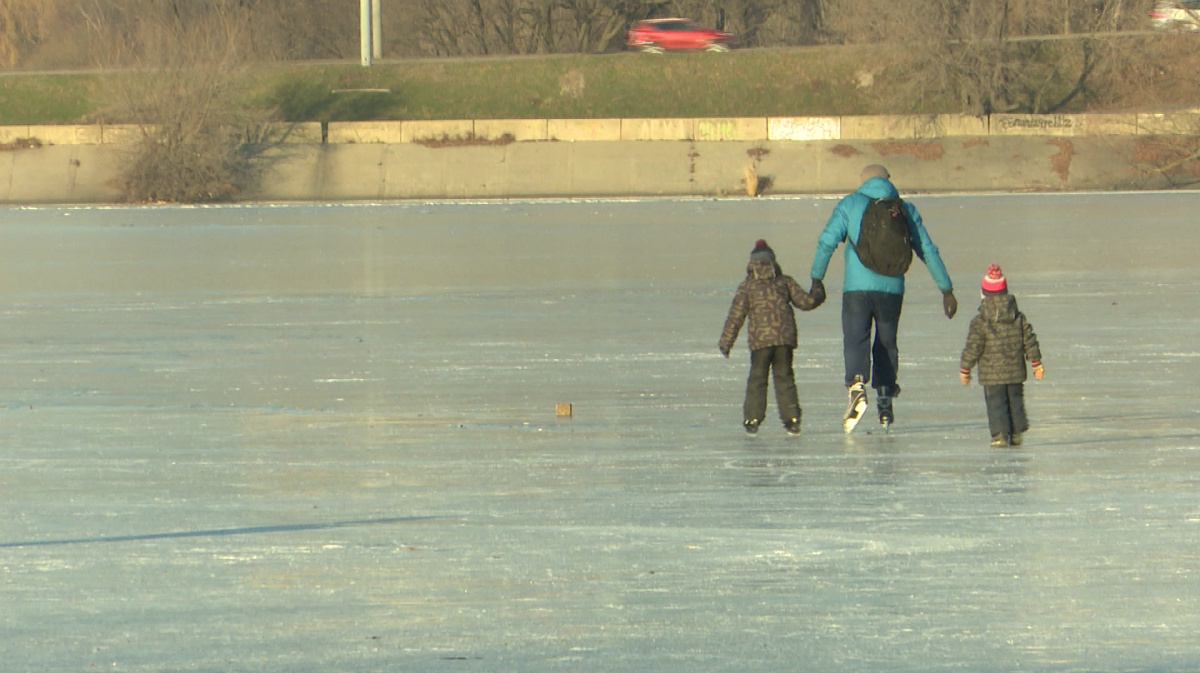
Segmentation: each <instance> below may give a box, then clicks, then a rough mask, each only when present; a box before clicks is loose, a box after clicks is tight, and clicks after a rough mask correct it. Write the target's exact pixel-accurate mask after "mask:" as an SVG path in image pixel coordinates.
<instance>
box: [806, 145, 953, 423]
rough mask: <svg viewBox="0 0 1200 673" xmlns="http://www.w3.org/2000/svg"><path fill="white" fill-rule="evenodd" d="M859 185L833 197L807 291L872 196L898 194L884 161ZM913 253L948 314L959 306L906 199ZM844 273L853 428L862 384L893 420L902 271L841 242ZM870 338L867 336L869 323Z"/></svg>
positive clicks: (817, 284) (819, 290)
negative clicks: (880, 267)
mask: <svg viewBox="0 0 1200 673" xmlns="http://www.w3.org/2000/svg"><path fill="white" fill-rule="evenodd" d="M860 178H861V179H862V185H861V186H860V187H859V188H858V190H857V191H855V192H854V193H853V194H849V195H847V196H845V197H843V198H842V200H841V201H839V202H838V204H837V206H836V207H835V208H834V209H833V215H831V216H830V218H829V221H828V222H827V223H826V224H825V229H824V231H822V232H821V235H820V237H819V238H818V239H817V249H816V253H815V254H814V255H813V265H812V286H813V290H812V294H816V295H817V296H818V297H820V298H823V297H824V296H825V286H824V283H823V282H822V280H823V279H824V278H825V271H826V269H828V267H829V261H830V259H831V258H832V257H833V252H834V251H835V250H836V249H837V247H838V246H839V245H841V244H842V243H843V242H844V241H846V240H847V239H849V240H850V241H853V242H854V243H857V242H858V234H859V229H860V227H861V226H862V216H863V212H864V211H866V209H867V205H868V204H869V203H870V202H871V201H872V200H873V199H882V198H889V197H897V196H899V192H897V191H896V187H895V186H894V185H893V184H892V183H891V181H890V178H891V175H889V174H888V171H887V169H886V168H884V167H883V166H880V165H878V164H872V165H870V166H867V167H866V168H864V169H863V171H862V173H861V174H860ZM904 207H905V209H906V210H907V211H908V219H909V224H910V227H911V230H910V231H909V234H910V238H911V239H912V248H913V253H915V254H916V256H917V257H918V258H919V259H920V260H921V261H922V262H924V263H925V266H926V268H928V269H929V273H930V275H931V276H933V281H934V282H935V283H936V284H937V286H938V289H939V290H941V291H942V306H943V309H944V311H945V313H946V317H947V318H953V317H954V313H955V312H956V311H957V310H958V302H957V301H956V300H955V298H954V285H953V284H952V283H951V282H950V275H949V274H948V273H946V265H945V264H943V263H942V258H941V256H940V255H939V254H938V249H937V246H936V245H934V244H933V240H932V239H930V238H929V232H927V231H925V225H924V224H923V223H922V221H921V214H920V213H919V212H917V209H916V207H915V206H913V205H912V204H911V203H908V202H907V201H905V202H904ZM845 258H846V272H845V281H844V282H843V285H842V345H843V351H844V356H845V361H846V387H847V389H848V396H849V403H848V405H847V409H846V414H845V417H844V419H843V425H844V429H845V431H846V432H850V431H851V430H853V429H854V426H855V425H857V424H858V421H859V420H860V419H861V417H862V413H863V411H865V410H866V407H867V396H866V392H865V384H867V383H870V384H871V387H873V388H874V389H875V393H876V400H877V406H878V408H879V422H880V424H882V425H883V426H884V428H887V427H888V426H889V425H891V423H892V421H893V420H894V418H895V417H894V411H893V409H892V398H893V397H895V396H896V395H897V394H899V393H900V386H898V385H897V384H896V374H897V371H898V370H899V367H900V356H899V351H898V349H897V347H896V333H897V330H898V329H899V326H900V309H901V308H902V306H903V303H904V276H903V275H900V276H885V275H882V274H879V273H876V272H874V271H872V270H870V269H868V268H867V267H866V266H864V265H863V263H862V262H861V261H859V259H858V254H857V253H856V252H855V251H854V248H852V247H851V246H849V245H847V246H846V253H845ZM872 325H874V328H875V339H874V342H873V343H872V341H871V327H872Z"/></svg>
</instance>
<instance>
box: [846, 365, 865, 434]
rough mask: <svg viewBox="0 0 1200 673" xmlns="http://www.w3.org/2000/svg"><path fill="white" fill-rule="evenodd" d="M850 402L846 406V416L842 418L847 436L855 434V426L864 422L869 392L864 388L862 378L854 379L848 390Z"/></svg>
mask: <svg viewBox="0 0 1200 673" xmlns="http://www.w3.org/2000/svg"><path fill="white" fill-rule="evenodd" d="M848 395H849V398H850V399H849V402H848V403H847V405H846V414H845V415H844V416H842V429H844V430H845V431H846V434H847V435H848V434H850V433H851V432H854V426H856V425H858V422H859V421H860V420H862V415H863V412H864V411H866V410H867V391H866V388H865V387H864V386H863V381H862V377H861V376H856V377H855V378H854V383H852V384H850V388H849V390H848Z"/></svg>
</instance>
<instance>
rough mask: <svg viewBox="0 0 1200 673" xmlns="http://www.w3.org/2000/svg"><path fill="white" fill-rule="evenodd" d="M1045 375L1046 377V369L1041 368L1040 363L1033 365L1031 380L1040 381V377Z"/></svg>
mask: <svg viewBox="0 0 1200 673" xmlns="http://www.w3.org/2000/svg"><path fill="white" fill-rule="evenodd" d="M1045 375H1046V368H1045V367H1043V366H1042V363H1040V362H1035V363H1033V378H1035V379H1037V380H1039V381H1041V380H1042V377H1043V376H1045Z"/></svg>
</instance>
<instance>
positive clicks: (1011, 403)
mask: <svg viewBox="0 0 1200 673" xmlns="http://www.w3.org/2000/svg"><path fill="white" fill-rule="evenodd" d="M983 399H984V401H985V402H987V414H988V430H989V431H990V432H991V433H992V436H995V435H1001V434H1003V435H1011V434H1013V433H1014V432H1015V433H1022V432H1025V431H1027V430H1029V419H1028V418H1026V417H1025V384H1024V383H1009V384H1006V385H997V386H984V387H983Z"/></svg>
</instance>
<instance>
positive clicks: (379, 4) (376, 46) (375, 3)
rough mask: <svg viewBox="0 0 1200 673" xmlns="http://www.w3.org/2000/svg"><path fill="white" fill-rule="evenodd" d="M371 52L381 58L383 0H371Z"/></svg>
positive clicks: (376, 58) (376, 57)
mask: <svg viewBox="0 0 1200 673" xmlns="http://www.w3.org/2000/svg"><path fill="white" fill-rule="evenodd" d="M371 54H372V55H373V56H374V57H375V60H377V61H378V60H382V59H383V0H371Z"/></svg>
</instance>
